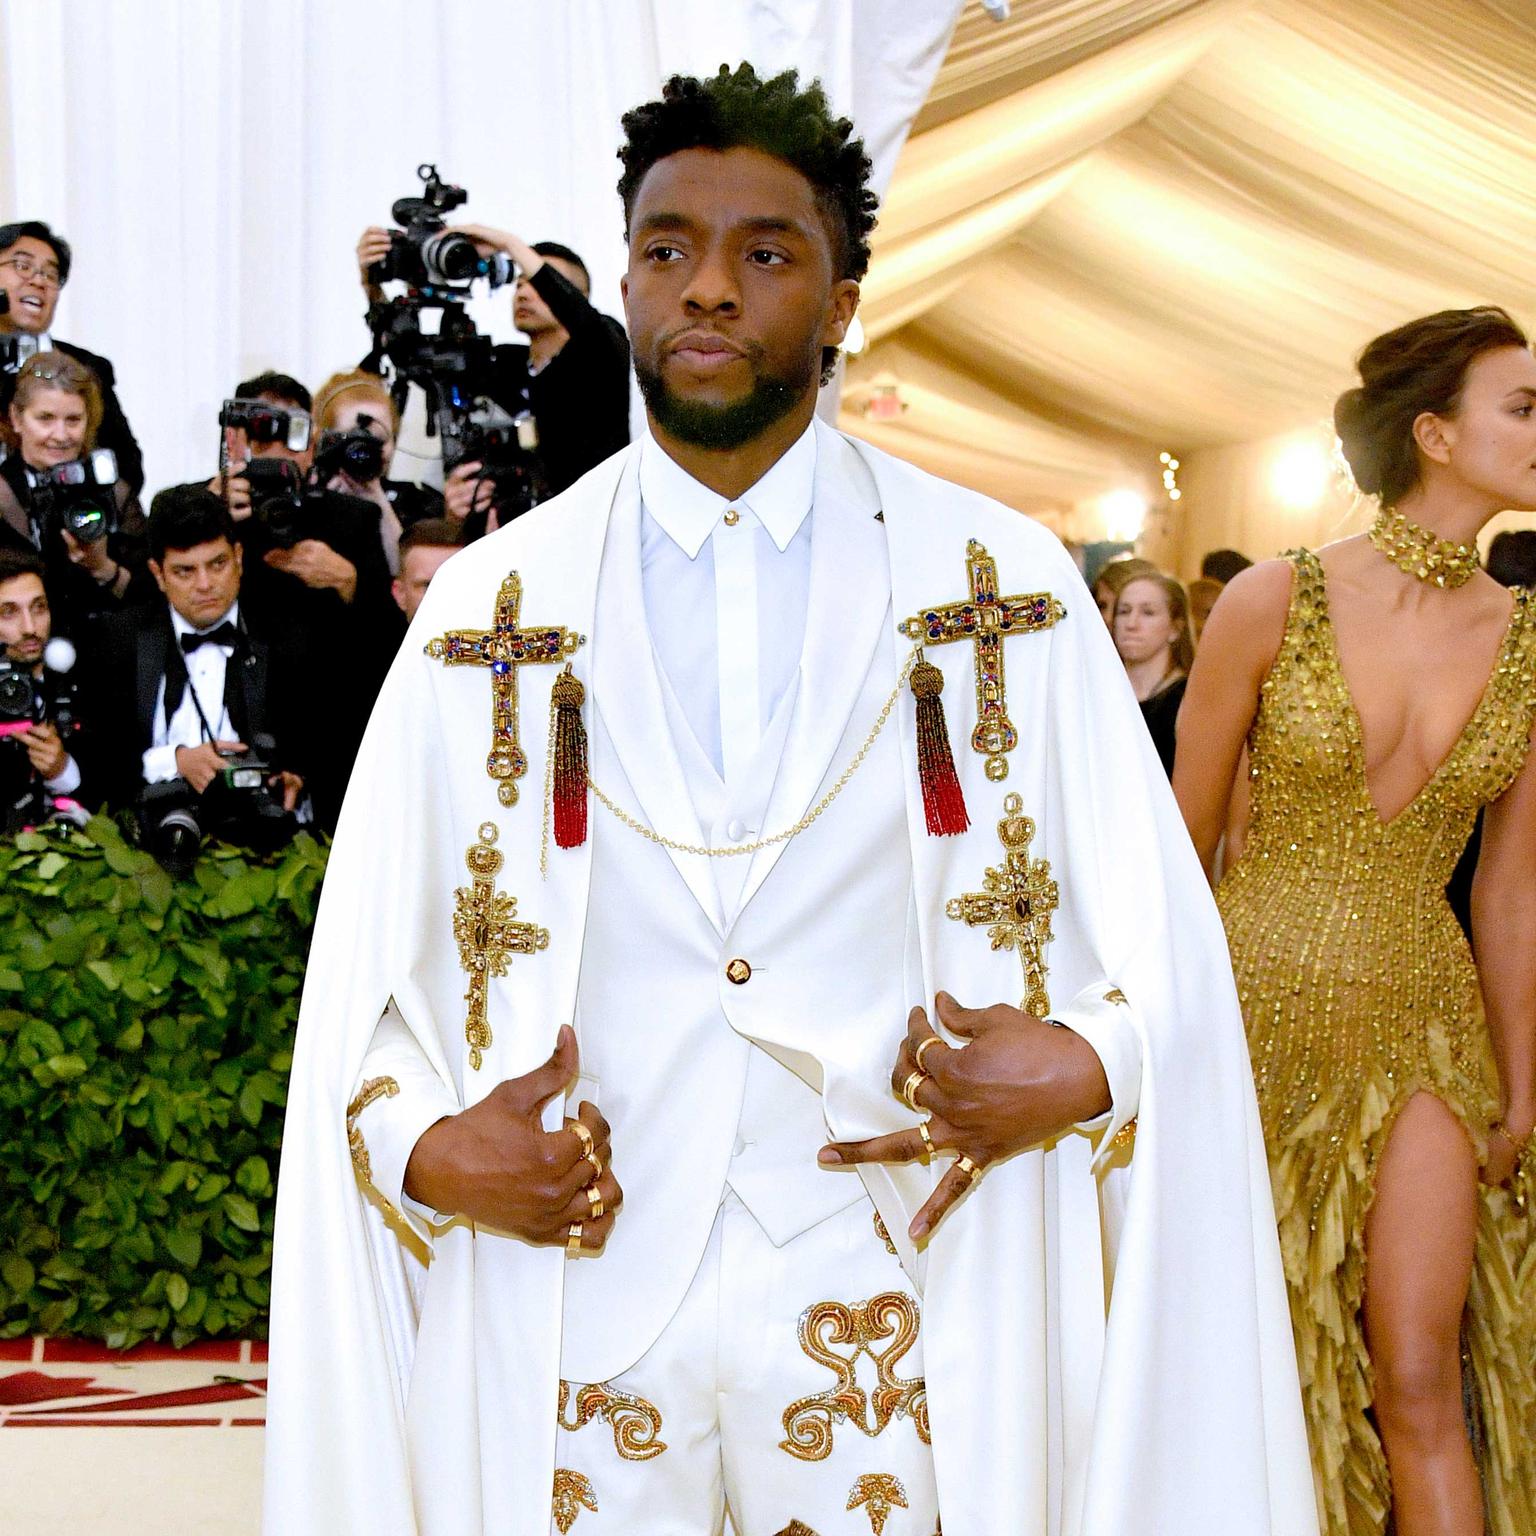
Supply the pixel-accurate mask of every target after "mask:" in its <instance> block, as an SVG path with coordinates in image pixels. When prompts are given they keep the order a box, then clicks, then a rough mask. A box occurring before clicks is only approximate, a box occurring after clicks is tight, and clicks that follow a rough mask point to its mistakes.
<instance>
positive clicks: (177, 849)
mask: <svg viewBox="0 0 1536 1536" xmlns="http://www.w3.org/2000/svg"><path fill="white" fill-rule="evenodd" d="M275 746H276V743H275V742H274V741H273V740H272V738H271V737H270V736H265V735H257V736H256V737H254V738H253V747H254V750H253V751H251V752H221V753H220V756H221V757H223V758H224V759H225V763H224V766H223V767H222V768H221V769H220V770H219V772H218V774H217V775H216V776H215V777H214V779H213V780H212V782H211V783H210V784H209V785H208V787H207V789H205V790H204V791H203V792H202V794H198V793H197V791H196V790H195V789H193V788H192V786H191V785H190V784H188V783H187V781H186V780H185V779H167V780H165V781H163V782H162V783H159V784H146V785H145V786H144V788H143V790H142V791H141V792H140V795H139V803H138V807H137V810H136V820H137V823H138V833H139V841H140V843H141V844H142V845H143V846H144V848H145V849H146V850H147V851H148V852H149V853H150V854H151V855H152V856H153V857H154V858H155V859H156V861H157V862H158V863H160V864H161V865H162V866H164V868H166V869H167V870H169V871H170V872H171V873H172V874H173V875H180V876H184V875H187V874H190V873H191V870H192V866H193V865H194V864H195V863H196V862H197V854H198V850H199V849H200V848H201V847H202V845H203V842H204V840H205V839H206V838H210V837H212V838H217V839H218V840H219V841H221V842H226V843H232V844H234V845H235V846H237V847H240V848H249V849H250V850H251V851H252V852H254V853H274V852H276V850H277V849H279V848H281V847H283V845H284V844H286V843H288V842H290V841H291V840H292V838H293V835H294V833H295V832H296V831H297V830H298V822H297V820H296V819H295V817H294V815H293V812H292V811H285V810H284V809H283V797H282V792H281V790H280V789H279V788H278V785H277V770H276V769H275V768H274V767H273V766H272V763H271V755H272V752H273V750H274V748H275Z"/></svg>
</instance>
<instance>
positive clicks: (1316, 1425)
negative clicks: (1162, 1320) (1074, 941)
mask: <svg viewBox="0 0 1536 1536" xmlns="http://www.w3.org/2000/svg"><path fill="white" fill-rule="evenodd" d="M1360 372H1361V381H1362V382H1361V385H1360V387H1359V388H1357V389H1354V390H1350V391H1348V392H1347V393H1346V394H1345V395H1343V396H1342V397H1341V398H1340V400H1339V403H1338V406H1337V408H1336V411H1335V420H1336V424H1337V426H1338V428H1339V435H1340V439H1341V441H1342V444H1343V447H1344V451H1345V455H1346V457H1347V458H1348V459H1349V462H1350V466H1351V468H1352V470H1353V471H1354V475H1355V479H1356V481H1357V483H1358V484H1359V487H1360V489H1361V490H1362V491H1364V492H1366V493H1368V494H1373V495H1375V496H1377V497H1378V498H1379V501H1380V504H1381V510H1380V513H1379V515H1378V517H1377V519H1376V522H1375V523H1374V524H1373V526H1372V528H1371V530H1370V532H1369V534H1368V535H1364V536H1361V537H1358V538H1353V539H1346V540H1343V541H1341V542H1340V543H1337V544H1331V545H1328V546H1327V547H1325V548H1324V549H1323V550H1322V551H1321V552H1320V553H1316V554H1314V553H1312V552H1311V551H1307V550H1297V551H1295V552H1293V553H1291V554H1290V555H1287V556H1286V557H1284V558H1282V559H1279V560H1271V561H1266V562H1264V563H1262V564H1260V565H1258V566H1255V567H1254V568H1253V569H1252V570H1249V571H1246V572H1244V573H1243V574H1242V575H1241V576H1239V577H1238V578H1237V579H1236V580H1235V581H1233V582H1232V583H1231V584H1230V585H1229V586H1228V588H1227V589H1226V591H1225V592H1224V593H1223V594H1222V596H1221V598H1220V600H1219V601H1218V602H1217V604H1216V608H1215V610H1214V612H1213V613H1212V615H1211V617H1210V619H1209V621H1208V623H1207V625H1206V629H1205V634H1204V636H1203V638H1202V644H1201V647H1200V651H1199V655H1198V656H1197V658H1196V662H1195V666H1194V670H1193V672H1192V674H1191V676H1190V680H1189V687H1188V692H1187V696H1186V702H1185V705H1184V710H1183V714H1182V716H1181V718H1180V721H1179V752H1178V761H1177V766H1176V769H1175V775H1174V789H1175V792H1176V794H1177V795H1178V798H1179V803H1180V806H1181V808H1182V810H1183V812H1184V817H1185V820H1186V822H1187V823H1188V825H1189V828H1190V832H1191V835H1192V836H1193V838H1194V840H1195V844H1196V846H1197V848H1198V849H1199V851H1200V853H1201V856H1202V858H1203V859H1204V860H1205V863H1206V867H1207V869H1208V870H1209V869H1210V868H1211V867H1212V865H1213V863H1214V860H1215V855H1216V849H1217V844H1218V842H1219V840H1220V838H1221V835H1222V832H1223V829H1224V826H1225V824H1226V821H1227V811H1228V803H1229V799H1230V798H1231V787H1232V784H1233V780H1234V776H1235V773H1236V770H1237V766H1238V764H1239V762H1240V760H1241V757H1242V753H1243V750H1244V747H1245V746H1246V748H1247V752H1248V762H1249V769H1248V782H1247V788H1248V791H1249V810H1248V821H1247V826H1246V831H1245V832H1241V834H1240V835H1239V834H1237V833H1234V835H1233V836H1230V837H1229V848H1228V871H1227V874H1226V875H1225V877H1224V879H1223V880H1222V882H1221V885H1220V887H1219V889H1218V892H1217V900H1218V904H1219V905H1220V908H1221V911H1222V915H1223V918H1224V920H1225V922H1226V926H1227V934H1228V938H1229V941H1230V944H1231V949H1232V961H1233V969H1234V972H1235V974H1236V977H1237V984H1238V991H1239V994H1240V997H1241V999H1242V1005H1243V1013H1244V1018H1245V1021H1246V1024H1247V1029H1248V1040H1249V1048H1250V1051H1251V1053H1252V1057H1253V1067H1254V1075H1255V1080H1256V1084H1257V1088H1258V1095H1259V1105H1260V1110H1261V1113H1262V1116H1263V1121H1264V1129H1265V1137H1266V1141H1267V1144H1268V1149H1269V1157H1270V1171H1271V1175H1272V1181H1273V1186H1274V1194H1275V1207H1276V1215H1277V1218H1278V1221H1279V1225H1280V1239H1281V1249H1282V1253H1283V1256H1284V1260H1285V1269H1286V1278H1287V1282H1288V1287H1289V1292H1290V1299H1291V1310H1292V1318H1293V1322H1294V1324H1295V1332H1296V1344H1297V1354H1298V1359H1299V1362H1300V1367H1301V1376H1302V1388H1303V1394H1304V1398H1305V1403H1306V1408H1307V1417H1308V1426H1309V1431H1310V1435H1311V1443H1312V1458H1313V1468H1314V1472H1315V1475H1316V1479H1317V1490H1318V1504H1319V1510H1320V1514H1321V1517H1322V1524H1323V1530H1324V1532H1325V1536H1381V1533H1382V1532H1383V1531H1385V1530H1387V1529H1388V1522H1389V1520H1390V1521H1391V1522H1392V1529H1394V1531H1395V1536H1482V1532H1483V1531H1484V1520H1485V1516H1486V1520H1487V1522H1488V1529H1490V1530H1491V1531H1493V1532H1494V1533H1495V1536H1532V1533H1536V1249H1533V1244H1532V1226H1533V1220H1536V1177H1533V1173H1536V1169H1533V1160H1532V1157H1531V1155H1530V1153H1529V1150H1528V1149H1529V1147H1530V1138H1531V1130H1532V1124H1533V1121H1536V753H1531V752H1530V750H1529V748H1530V745H1531V736H1532V729H1533V723H1536V596H1532V595H1531V594H1528V593H1525V592H1523V591H1517V592H1515V593H1514V594H1513V595H1512V594H1511V593H1510V592H1509V591H1507V590H1506V589H1504V588H1502V587H1500V586H1499V585H1498V584H1497V583H1496V582H1494V581H1493V580H1492V579H1491V578H1490V577H1488V576H1487V575H1486V574H1484V573H1482V572H1481V571H1480V570H1479V569H1478V567H1477V554H1476V546H1475V540H1476V537H1477V534H1478V531H1479V529H1480V528H1481V527H1482V526H1483V525H1484V524H1485V523H1486V522H1487V521H1488V519H1489V518H1490V517H1492V516H1493V515H1494V513H1495V512H1497V511H1500V510H1502V509H1505V508H1524V509H1536V359H1533V357H1532V354H1531V350H1530V347H1529V345H1528V343H1527V341H1526V338H1525V336H1524V335H1523V334H1522V333H1521V332H1520V330H1519V329H1518V328H1517V327H1516V326H1515V324H1514V322H1513V321H1512V320H1511V319H1510V318H1509V316H1508V315H1506V314H1504V312H1503V311H1501V310H1495V309H1478V310H1457V311H1447V312H1445V313H1443V314H1439V315H1432V316H1429V317H1427V318H1426V319H1423V320H1418V321H1414V322H1412V323H1411V324H1409V325H1406V326H1403V327H1401V328H1400V329H1399V330H1397V331H1394V332H1391V333H1389V334H1388V335H1386V336H1383V337H1380V338H1378V339H1377V340H1376V341H1374V342H1372V343H1371V345H1370V346H1369V347H1367V348H1366V350H1365V352H1364V353H1363V354H1362V355H1361V359H1360ZM1483 806H1486V807H1487V812H1486V819H1485V841H1484V844H1483V851H1482V854H1481V859H1480V863H1479V867H1478V872H1477V882H1476V887H1475V894H1474V897H1473V933H1474V942H1475V948H1476V954H1477V963H1476V965H1475V966H1474V963H1473V957H1472V952H1471V950H1469V948H1468V945H1467V943H1466V941H1465V939H1464V938H1463V936H1462V933H1461V930H1460V928H1459V927H1458V925H1457V923H1456V921H1455V919H1454V918H1453V916H1452V914H1451V911H1450V907H1449V905H1448V903H1447V902H1446V900H1445V893H1444V887H1445V883H1446V880H1447V879H1448V878H1449V876H1450V873H1451V871H1452V869H1453V867H1454V865H1455V863H1456V860H1457V857H1458V855H1459V854H1460V853H1461V851H1462V848H1463V847H1464V845H1465V843H1466V840H1467V837H1468V835H1469V833H1470V831H1471V828H1472V825H1473V821H1474V818H1475V817H1476V814H1477V811H1478V809H1479V807H1483ZM1239 842H1240V848H1239V847H1238V846H1237V844H1238V843H1239ZM1234 854H1236V857H1235V860H1234V858H1233V855H1234Z"/></svg>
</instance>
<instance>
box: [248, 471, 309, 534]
mask: <svg viewBox="0 0 1536 1536" xmlns="http://www.w3.org/2000/svg"><path fill="white" fill-rule="evenodd" d="M240 473H241V474H242V475H244V476H245V479H246V482H247V484H249V486H250V488H251V517H252V519H253V520H254V521H255V524H256V526H257V527H258V528H260V529H261V530H262V531H263V533H265V534H266V536H267V541H268V543H269V544H270V546H271V547H272V548H273V549H292V548H293V546H294V545H295V544H297V543H298V542H299V540H300V539H302V538H303V537H304V532H303V525H304V511H305V507H306V506H307V504H308V503H309V502H310V501H311V500H312V499H314V497H315V496H316V494H317V493H315V492H313V491H311V490H309V489H308V487H307V486H306V485H305V483H304V476H303V475H302V474H301V473H300V472H299V466H298V465H297V464H295V463H294V462H293V461H292V460H291V459H252V460H251V462H250V463H249V464H247V465H246V466H245V468H244V469H242V470H241V471H240Z"/></svg>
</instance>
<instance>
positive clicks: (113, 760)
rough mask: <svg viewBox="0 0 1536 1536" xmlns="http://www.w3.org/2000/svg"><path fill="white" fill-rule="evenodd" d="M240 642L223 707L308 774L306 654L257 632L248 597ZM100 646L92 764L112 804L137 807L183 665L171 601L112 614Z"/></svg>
mask: <svg viewBox="0 0 1536 1536" xmlns="http://www.w3.org/2000/svg"><path fill="white" fill-rule="evenodd" d="M240 614H241V630H242V636H241V642H240V644H239V645H238V646H236V648H235V653H234V655H232V656H231V657H230V658H229V659H228V661H227V662H226V664H225V668H224V707H225V708H226V709H227V710H228V711H229V719H230V725H231V727H232V728H233V730H234V731H235V733H236V734H237V736H238V737H239V739H240V740H241V741H243V742H244V743H245V744H246V745H247V746H249V747H254V746H255V745H256V738H257V737H258V736H269V737H271V738H272V740H273V742H274V750H273V754H272V756H273V766H274V767H276V768H283V769H288V770H289V771H291V772H294V773H297V774H300V775H301V776H305V777H307V775H308V771H309V770H310V768H311V766H312V764H311V756H312V753H311V750H310V742H309V740H308V737H309V735H310V733H309V732H308V731H307V729H306V726H307V723H308V719H309V716H310V713H311V711H310V708H309V705H308V700H307V697H306V694H305V691H304V690H305V683H304V673H303V662H302V656H301V653H300V652H299V651H298V649H297V648H296V647H294V646H293V645H292V644H291V643H290V642H289V641H287V640H285V639H282V638H280V636H281V631H278V632H277V633H276V635H274V636H272V637H264V636H263V635H262V634H260V633H258V632H253V631H252V630H251V628H250V627H249V625H248V624H247V623H246V609H245V604H244V603H243V602H242V603H241V606H240ZM98 642H99V652H98V654H97V655H96V656H95V657H94V658H93V661H92V664H91V665H90V666H89V669H88V673H87V676H88V688H87V698H88V700H89V718H90V720H91V723H92V726H93V737H94V744H95V751H94V753H93V760H92V766H93V768H94V769H95V771H96V774H97V775H98V780H97V782H98V785H99V787H100V790H101V793H102V796H103V798H104V799H105V800H106V802H107V804H108V805H109V806H110V807H112V808H113V809H124V808H126V807H129V806H132V805H133V804H134V803H135V802H136V801H137V799H138V797H139V792H140V791H141V790H142V789H143V787H144V763H143V758H144V753H145V752H146V751H147V750H148V749H149V748H150V747H151V746H152V745H153V744H154V736H155V724H156V720H155V711H156V705H157V703H158V702H159V699H160V687H161V684H162V682H164V681H165V679H166V674H167V671H168V669H170V668H173V667H174V668H177V669H181V668H183V667H184V663H183V661H182V659H181V651H180V646H179V644H178V642H177V638H176V633H175V631H174V630H173V629H172V628H171V619H170V611H169V608H168V607H167V606H166V605H165V604H164V603H163V602H161V603H155V604H151V605H149V606H147V607H144V608H140V609H137V610H135V611H133V612H129V613H121V614H113V615H112V616H111V617H110V618H107V619H104V620H103V621H102V623H101V625H100V628H99V630H98Z"/></svg>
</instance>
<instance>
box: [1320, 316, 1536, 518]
mask: <svg viewBox="0 0 1536 1536" xmlns="http://www.w3.org/2000/svg"><path fill="white" fill-rule="evenodd" d="M1529 345H1530V343H1529V341H1527V339H1526V336H1525V332H1524V331H1522V330H1521V329H1520V327H1519V326H1518V325H1516V324H1515V322H1514V321H1513V320H1512V319H1511V318H1510V317H1509V316H1508V315H1507V314H1506V313H1505V312H1504V311H1503V310H1502V309H1498V308H1496V307H1495V306H1493V305H1491V304H1488V305H1483V306H1481V307H1480V308H1477V309H1443V310H1441V311H1440V312H1439V314H1435V315H1425V316H1424V318H1423V319H1421V320H1410V321H1409V322H1408V324H1407V325H1400V326H1398V328H1397V329H1396V330H1395V331H1388V332H1387V333H1386V335H1385V336H1378V337H1377V338H1376V339H1375V341H1373V342H1371V344H1370V345H1369V346H1368V347H1366V349H1365V351H1363V352H1362V353H1361V354H1360V362H1359V369H1360V386H1359V388H1357V389H1346V390H1345V391H1344V393H1343V394H1342V395H1340V396H1339V398H1338V400H1337V401H1336V402H1335V403H1334V407H1333V425H1334V430H1335V431H1337V433H1338V434H1339V443H1340V446H1341V447H1342V448H1343V450H1344V457H1345V458H1346V459H1347V460H1348V461H1349V468H1350V471H1351V473H1352V474H1353V475H1354V477H1355V484H1356V485H1358V486H1359V487H1360V489H1361V490H1362V491H1364V492H1365V493H1366V495H1368V496H1377V497H1379V498H1380V499H1381V504H1382V505H1383V506H1384V507H1391V506H1396V504H1397V503H1398V502H1399V501H1401V500H1402V499H1403V497H1405V496H1406V495H1408V493H1409V492H1410V491H1412V490H1413V489H1414V488H1415V487H1416V486H1417V485H1418V483H1419V453H1418V446H1417V444H1416V443H1415V442H1414V438H1413V424H1414V422H1415V421H1416V420H1417V419H1418V418H1419V417H1420V416H1421V415H1423V414H1424V412H1426V411H1428V412H1429V413H1430V414H1431V415H1434V416H1445V417H1450V416H1454V415H1455V414H1456V411H1457V409H1458V408H1459V406H1460V404H1461V390H1462V385H1463V384H1464V383H1465V382H1466V377H1467V369H1468V368H1470V367H1471V366H1472V363H1473V362H1474V360H1475V359H1477V358H1478V357H1480V356H1481V355H1482V354H1483V353H1484V352H1492V351H1494V350H1495V349H1496V348H1499V347H1527V346H1529Z"/></svg>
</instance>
